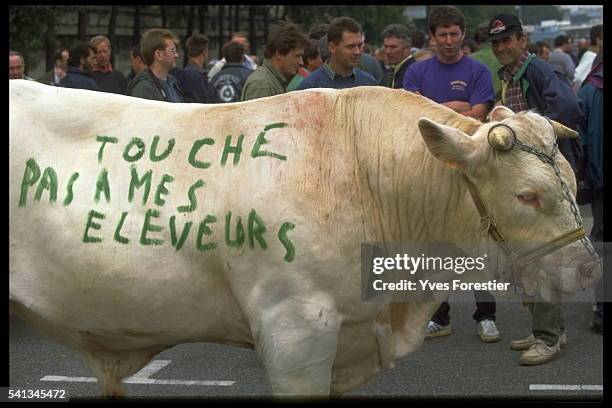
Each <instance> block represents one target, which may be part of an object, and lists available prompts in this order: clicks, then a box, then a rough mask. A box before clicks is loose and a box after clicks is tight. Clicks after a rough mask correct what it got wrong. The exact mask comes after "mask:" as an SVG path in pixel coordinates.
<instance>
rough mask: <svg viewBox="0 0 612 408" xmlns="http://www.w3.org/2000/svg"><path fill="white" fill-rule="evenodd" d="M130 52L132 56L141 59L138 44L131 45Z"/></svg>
mask: <svg viewBox="0 0 612 408" xmlns="http://www.w3.org/2000/svg"><path fill="white" fill-rule="evenodd" d="M130 54H132V57H134V58H136V57H140V59H142V52H141V51H140V44H134V45H132V48H130ZM143 62H144V61H143Z"/></svg>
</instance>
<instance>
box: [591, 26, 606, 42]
mask: <svg viewBox="0 0 612 408" xmlns="http://www.w3.org/2000/svg"><path fill="white" fill-rule="evenodd" d="M598 38H603V24H597V25H594V26H593V27H591V30H590V31H589V39H590V40H591V45H596V44H597V39H598Z"/></svg>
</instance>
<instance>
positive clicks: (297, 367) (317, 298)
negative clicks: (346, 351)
mask: <svg viewBox="0 0 612 408" xmlns="http://www.w3.org/2000/svg"><path fill="white" fill-rule="evenodd" d="M340 323H341V322H340V317H339V315H338V312H337V310H336V308H335V305H334V303H333V302H332V301H330V300H328V299H326V297H325V296H323V295H319V294H317V295H309V296H300V297H299V298H297V297H292V298H288V299H283V300H282V301H279V302H278V303H277V304H275V305H272V306H270V307H268V308H266V309H265V310H263V311H262V313H261V314H260V315H259V318H258V321H257V324H256V326H257V327H254V328H253V329H254V333H253V334H254V337H255V341H256V348H257V351H258V352H259V354H260V356H261V358H262V359H263V361H264V364H265V366H266V369H267V371H268V376H269V379H270V383H271V385H272V390H273V392H274V394H275V395H277V396H290V395H292V396H327V395H329V392H330V383H331V371H332V365H333V362H334V359H335V357H336V347H337V343H338V332H339V330H340Z"/></svg>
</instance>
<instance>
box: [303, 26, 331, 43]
mask: <svg viewBox="0 0 612 408" xmlns="http://www.w3.org/2000/svg"><path fill="white" fill-rule="evenodd" d="M328 28H329V24H328V23H316V24H314V25H313V26H312V27H310V30H308V38H312V39H313V40H320V39H321V38H322V37H323V36H324V35H327V29H328Z"/></svg>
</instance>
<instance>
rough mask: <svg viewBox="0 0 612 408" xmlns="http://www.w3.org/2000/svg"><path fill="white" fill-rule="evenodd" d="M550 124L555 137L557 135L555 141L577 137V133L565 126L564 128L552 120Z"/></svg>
mask: <svg viewBox="0 0 612 408" xmlns="http://www.w3.org/2000/svg"><path fill="white" fill-rule="evenodd" d="M550 123H551V125H552V126H553V129H555V135H557V139H576V138H577V137H578V132H576V131H575V130H572V129H570V128H568V127H567V126H564V125H562V124H561V123H559V122H557V121H554V120H552V119H551V121H550Z"/></svg>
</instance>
